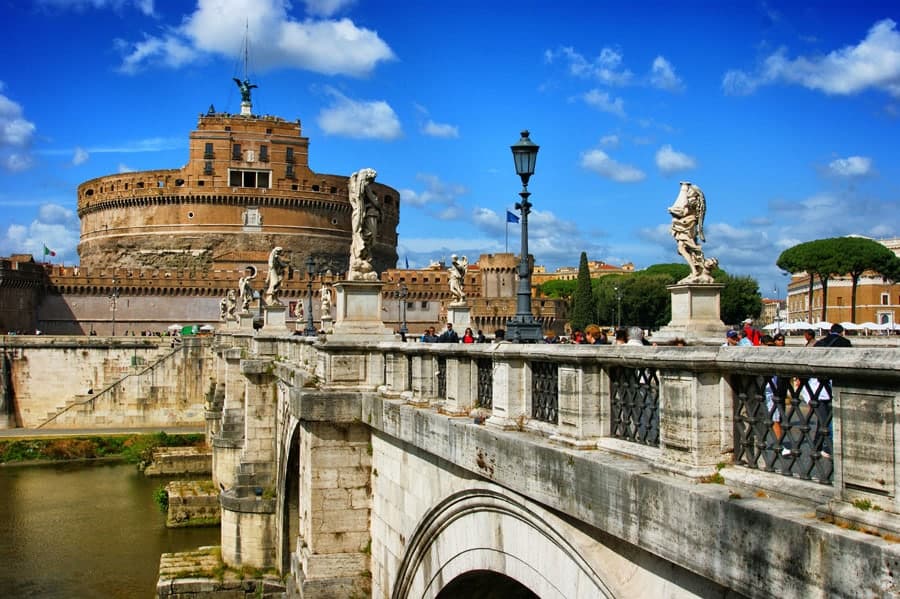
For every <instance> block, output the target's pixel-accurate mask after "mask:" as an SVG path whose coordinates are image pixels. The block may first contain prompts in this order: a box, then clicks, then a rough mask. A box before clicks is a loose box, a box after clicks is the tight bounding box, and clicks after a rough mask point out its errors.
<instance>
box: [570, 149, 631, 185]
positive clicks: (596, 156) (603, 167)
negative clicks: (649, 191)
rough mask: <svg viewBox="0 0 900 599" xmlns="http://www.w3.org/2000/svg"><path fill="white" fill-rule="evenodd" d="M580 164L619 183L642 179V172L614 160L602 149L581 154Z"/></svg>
mask: <svg viewBox="0 0 900 599" xmlns="http://www.w3.org/2000/svg"><path fill="white" fill-rule="evenodd" d="M581 166H582V168H585V169H587V170H589V171H593V172H595V173H597V174H598V175H600V176H601V177H606V178H607V179H612V180H613V181H617V182H619V183H637V182H638V181H643V180H644V177H645V176H646V175H644V173H643V172H642V171H641V170H640V169H638V168H636V167H633V166H631V165H628V164H621V163H619V162H616V161H615V160H613V159H612V158H610V157H609V155H608V154H607V153H606V152H604V151H603V150H589V151H587V152H584V153H583V154H582V155H581Z"/></svg>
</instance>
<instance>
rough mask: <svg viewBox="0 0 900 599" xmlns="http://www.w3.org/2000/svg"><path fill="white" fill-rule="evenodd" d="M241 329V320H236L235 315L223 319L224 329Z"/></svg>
mask: <svg viewBox="0 0 900 599" xmlns="http://www.w3.org/2000/svg"><path fill="white" fill-rule="evenodd" d="M240 329H241V322H240V321H239V320H238V318H237V316H235V317H233V318H231V317H229V318H226V319H225V330H226V331H239V330H240Z"/></svg>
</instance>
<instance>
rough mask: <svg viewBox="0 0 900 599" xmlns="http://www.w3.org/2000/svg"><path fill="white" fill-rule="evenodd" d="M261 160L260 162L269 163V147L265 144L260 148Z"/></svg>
mask: <svg viewBox="0 0 900 599" xmlns="http://www.w3.org/2000/svg"><path fill="white" fill-rule="evenodd" d="M259 160H260V162H268V161H269V146H267V145H265V144H261V145H260V146H259Z"/></svg>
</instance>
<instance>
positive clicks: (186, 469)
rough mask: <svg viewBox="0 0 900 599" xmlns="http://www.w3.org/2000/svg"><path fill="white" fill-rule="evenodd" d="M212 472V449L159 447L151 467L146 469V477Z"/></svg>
mask: <svg viewBox="0 0 900 599" xmlns="http://www.w3.org/2000/svg"><path fill="white" fill-rule="evenodd" d="M211 472H212V449H211V448H209V447H157V448H156V449H154V450H153V458H152V460H151V462H150V465H149V466H147V467H146V468H144V474H145V475H146V476H163V475H169V474H210V473H211Z"/></svg>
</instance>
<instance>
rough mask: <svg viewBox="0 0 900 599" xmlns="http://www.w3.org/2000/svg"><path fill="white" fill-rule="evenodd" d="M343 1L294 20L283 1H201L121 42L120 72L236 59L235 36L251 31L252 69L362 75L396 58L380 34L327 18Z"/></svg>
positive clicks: (318, 5) (319, 4) (319, 5)
mask: <svg viewBox="0 0 900 599" xmlns="http://www.w3.org/2000/svg"><path fill="white" fill-rule="evenodd" d="M345 6H347V3H346V2H341V1H340V0H334V1H331V2H329V1H327V0H326V1H316V2H309V3H308V4H307V10H308V11H309V13H310V14H311V15H315V16H314V17H311V18H307V19H305V20H302V21H300V20H296V19H294V18H292V17H291V16H290V15H289V14H288V10H289V8H290V4H289V3H288V2H286V1H285V0H199V2H198V5H197V8H196V10H195V11H194V12H193V13H192V14H190V15H188V16H187V17H185V18H184V20H183V22H182V24H181V25H180V26H178V27H175V28H169V29H167V30H166V31H165V32H164V33H162V34H161V35H152V36H151V35H145V37H144V39H143V40H140V41H138V42H125V41H120V42H119V48H120V51H121V53H122V54H123V60H122V65H121V67H120V68H121V70H122V71H123V72H125V73H134V72H137V71H139V70H142V69H144V68H146V67H148V66H151V65H154V66H167V67H171V68H177V67H179V66H182V65H184V64H187V63H190V62H194V61H196V60H198V59H199V58H201V57H202V56H204V55H208V54H212V55H219V56H225V57H227V58H232V59H235V58H239V57H240V55H241V52H242V50H243V49H242V48H241V47H240V44H238V43H236V40H240V39H242V37H243V35H244V31H245V29H249V31H250V49H251V52H252V55H253V64H254V67H255V68H257V69H260V70H269V69H274V68H298V69H305V70H309V71H313V72H316V73H322V74H326V75H349V76H353V77H363V76H366V75H368V74H369V73H371V72H372V71H373V70H374V69H375V67H376V66H377V65H378V64H379V63H381V62H383V61H387V60H392V59H393V58H394V53H393V51H392V50H391V49H390V47H389V46H388V45H387V44H386V43H385V42H384V40H382V39H381V38H380V37H379V36H378V33H377V32H375V31H372V30H370V29H366V28H363V27H358V26H357V25H356V24H355V23H354V22H353V21H351V20H350V19H347V18H343V19H330V18H318V17H320V16H329V15H331V14H333V13H334V12H336V11H338V10H340V9H342V8H344V7H345Z"/></svg>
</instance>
